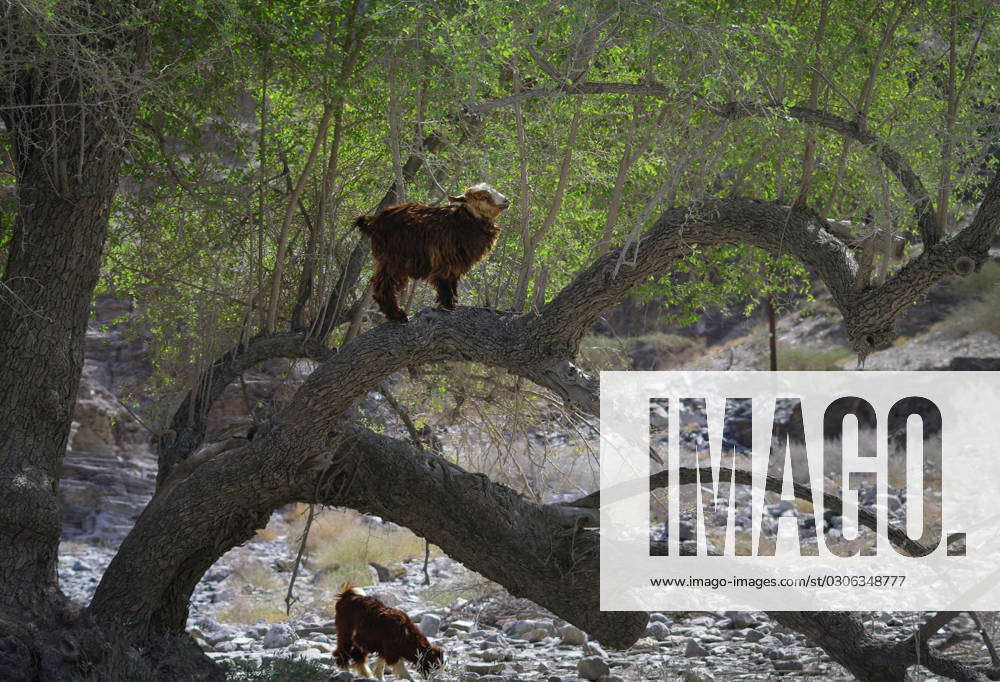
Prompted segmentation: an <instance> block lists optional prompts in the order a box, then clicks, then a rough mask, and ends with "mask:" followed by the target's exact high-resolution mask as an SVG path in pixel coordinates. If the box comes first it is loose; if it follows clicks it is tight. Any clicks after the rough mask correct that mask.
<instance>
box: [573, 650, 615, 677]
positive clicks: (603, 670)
mask: <svg viewBox="0 0 1000 682" xmlns="http://www.w3.org/2000/svg"><path fill="white" fill-rule="evenodd" d="M576 672H577V674H578V675H579V676H580V677H582V678H583V679H585V680H599V679H601V678H602V677H604V676H605V675H607V674H609V673H610V672H611V668H610V667H608V664H607V663H606V662H605V660H604V659H603V658H601V657H600V656H587V657H586V658H581V659H580V660H579V661H577V662H576Z"/></svg>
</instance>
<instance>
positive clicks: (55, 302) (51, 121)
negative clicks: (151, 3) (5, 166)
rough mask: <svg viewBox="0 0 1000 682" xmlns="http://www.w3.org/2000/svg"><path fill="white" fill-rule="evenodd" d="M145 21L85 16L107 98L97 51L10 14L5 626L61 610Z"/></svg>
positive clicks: (4, 48)
mask: <svg viewBox="0 0 1000 682" xmlns="http://www.w3.org/2000/svg"><path fill="white" fill-rule="evenodd" d="M133 11H134V9H132V8H128V7H125V8H114V7H112V6H111V5H106V4H100V3H95V6H94V7H91V8H89V10H85V11H82V12H80V13H79V14H80V16H73V19H76V20H80V21H84V22H86V24H85V25H89V26H90V28H91V30H92V31H93V35H94V36H95V37H94V38H93V39H94V40H96V39H98V38H100V39H101V40H106V41H108V43H109V45H110V46H111V48H110V49H109V53H108V54H107V55H106V61H105V62H104V63H103V66H105V67H106V68H107V76H106V77H107V79H108V81H107V82H103V83H100V84H98V85H95V84H94V83H91V82H87V81H85V80H84V76H82V75H81V73H80V71H78V70H77V69H78V68H79V69H80V70H81V71H82V65H80V64H76V63H75V61H74V60H76V59H78V58H82V55H83V54H84V53H85V48H86V45H85V44H84V43H85V41H87V40H90V38H84V37H81V36H80V35H79V34H73V35H65V36H57V35H53V36H52V38H51V43H50V44H49V45H48V46H47V49H45V48H42V47H40V46H39V44H38V42H36V40H35V36H36V32H37V31H41V30H44V29H45V28H46V27H45V26H42V25H41V24H42V23H43V22H44V20H41V19H39V17H38V16H37V15H34V14H32V12H31V11H30V10H28V9H25V8H24V7H22V6H21V5H19V4H17V3H13V4H7V5H6V8H5V9H4V10H3V14H2V16H3V22H4V25H5V27H6V28H5V30H4V31H2V32H0V33H2V34H0V53H2V54H3V55H4V58H3V64H2V68H0V77H2V80H3V81H5V82H3V83H2V84H0V118H2V121H3V124H4V126H5V127H6V129H7V131H9V132H8V135H9V137H10V140H11V142H12V144H13V157H14V164H15V174H16V176H17V191H18V212H17V216H16V218H15V223H14V233H13V237H12V239H11V242H10V247H9V255H8V260H7V264H6V267H5V269H4V272H3V278H2V280H0V386H3V391H0V613H3V612H5V611H7V609H11V610H13V612H14V613H17V612H18V610H19V609H29V610H31V609H33V608H36V607H37V604H38V603H44V602H45V601H46V600H47V598H55V596H56V595H55V593H56V551H57V548H58V543H59V530H60V526H59V516H58V511H57V508H56V487H57V485H58V480H59V469H60V465H61V462H62V458H63V453H64V452H65V449H66V440H67V438H68V435H69V429H70V423H71V421H72V416H73V407H74V404H75V399H76V390H77V384H78V383H79V380H80V371H81V367H82V364H83V338H84V333H85V331H86V326H87V318H88V314H89V309H90V299H91V295H92V292H93V289H94V285H95V284H96V282H97V275H98V271H99V266H100V262H101V250H102V248H103V245H104V237H105V233H106V230H107V223H108V214H109V211H110V206H111V199H112V197H113V196H114V192H115V188H116V187H117V176H118V168H119V165H120V163H121V159H122V143H123V141H124V139H125V137H126V135H127V134H128V131H129V130H130V128H131V122H132V119H133V116H134V113H135V107H136V104H137V101H138V87H137V83H136V77H137V76H138V75H139V74H140V73H141V71H142V69H143V65H144V64H145V62H146V60H147V50H148V47H147V40H146V37H145V33H144V30H143V29H141V28H138V29H132V30H129V31H122V30H121V27H120V22H123V21H126V20H127V19H129V17H130V15H131V13H132V12H133ZM112 36H113V37H112ZM41 74H45V75H44V77H42V76H41ZM88 98H96V99H99V100H104V101H103V102H102V103H101V104H95V103H92V102H91V101H89V99H88ZM5 607H6V608H5Z"/></svg>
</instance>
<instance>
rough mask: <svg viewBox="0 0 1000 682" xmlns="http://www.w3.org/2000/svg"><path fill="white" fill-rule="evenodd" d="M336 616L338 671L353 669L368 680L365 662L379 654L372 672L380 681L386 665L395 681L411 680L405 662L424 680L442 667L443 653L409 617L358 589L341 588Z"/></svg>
mask: <svg viewBox="0 0 1000 682" xmlns="http://www.w3.org/2000/svg"><path fill="white" fill-rule="evenodd" d="M335 612H336V613H335V624H336V627H337V649H336V650H335V651H334V652H333V660H334V663H336V664H337V666H339V667H340V668H344V669H347V668H355V669H356V670H357V671H358V674H359V675H361V676H362V677H371V676H372V673H371V671H370V670H369V669H368V662H367V658H368V655H369V654H378V656H379V661H378V662H377V663H376V666H375V669H376V674H377V675H378V678H379V679H382V671H383V668H384V665H385V664H388V665H389V666H391V667H392V669H393V672H395V673H396V676H397V677H406V678H410V675H409V673H407V672H406V666H405V665H404V664H403V661H404V660H405V661H409V662H410V663H413V664H415V665H416V666H417V668H418V669H419V670H420V672H421V674H423V675H424V676H425V677H426V676H427V675H429V674H430V673H432V672H433V671H435V670H437V669H439V668H440V667H441V666H442V665H443V663H444V651H443V650H442V649H441V647H438V646H434V645H433V644H431V643H430V642H428V641H427V638H426V637H424V634H423V633H422V632H420V630H418V629H417V626H416V625H414V624H413V621H411V620H410V617H409V616H407V615H406V614H405V613H403V612H402V611H400V610H399V609H393V608H390V607H388V606H386V605H385V604H383V603H382V602H380V601H379V600H378V599H376V598H375V597H369V596H367V595H365V593H364V591H363V590H361V588H358V587H353V586H352V585H350V584H347V585H343V586H342V587H341V592H340V596H339V597H338V598H337V605H336V607H335ZM411 679H412V678H411Z"/></svg>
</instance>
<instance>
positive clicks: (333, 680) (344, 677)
mask: <svg viewBox="0 0 1000 682" xmlns="http://www.w3.org/2000/svg"><path fill="white" fill-rule="evenodd" d="M353 680H354V673H352V672H351V671H350V670H338V671H337V672H335V673H333V674H332V675H330V677H329V678H328V682H353Z"/></svg>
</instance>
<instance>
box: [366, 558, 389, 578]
mask: <svg viewBox="0 0 1000 682" xmlns="http://www.w3.org/2000/svg"><path fill="white" fill-rule="evenodd" d="M368 566H369V567H371V569H372V572H373V573H374V574H375V577H376V579H377V580H378V582H380V583H387V582H389V581H390V580H392V575H391V574H390V573H389V567H388V566H383V565H382V564H380V563H377V562H375V561H369V562H368Z"/></svg>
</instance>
